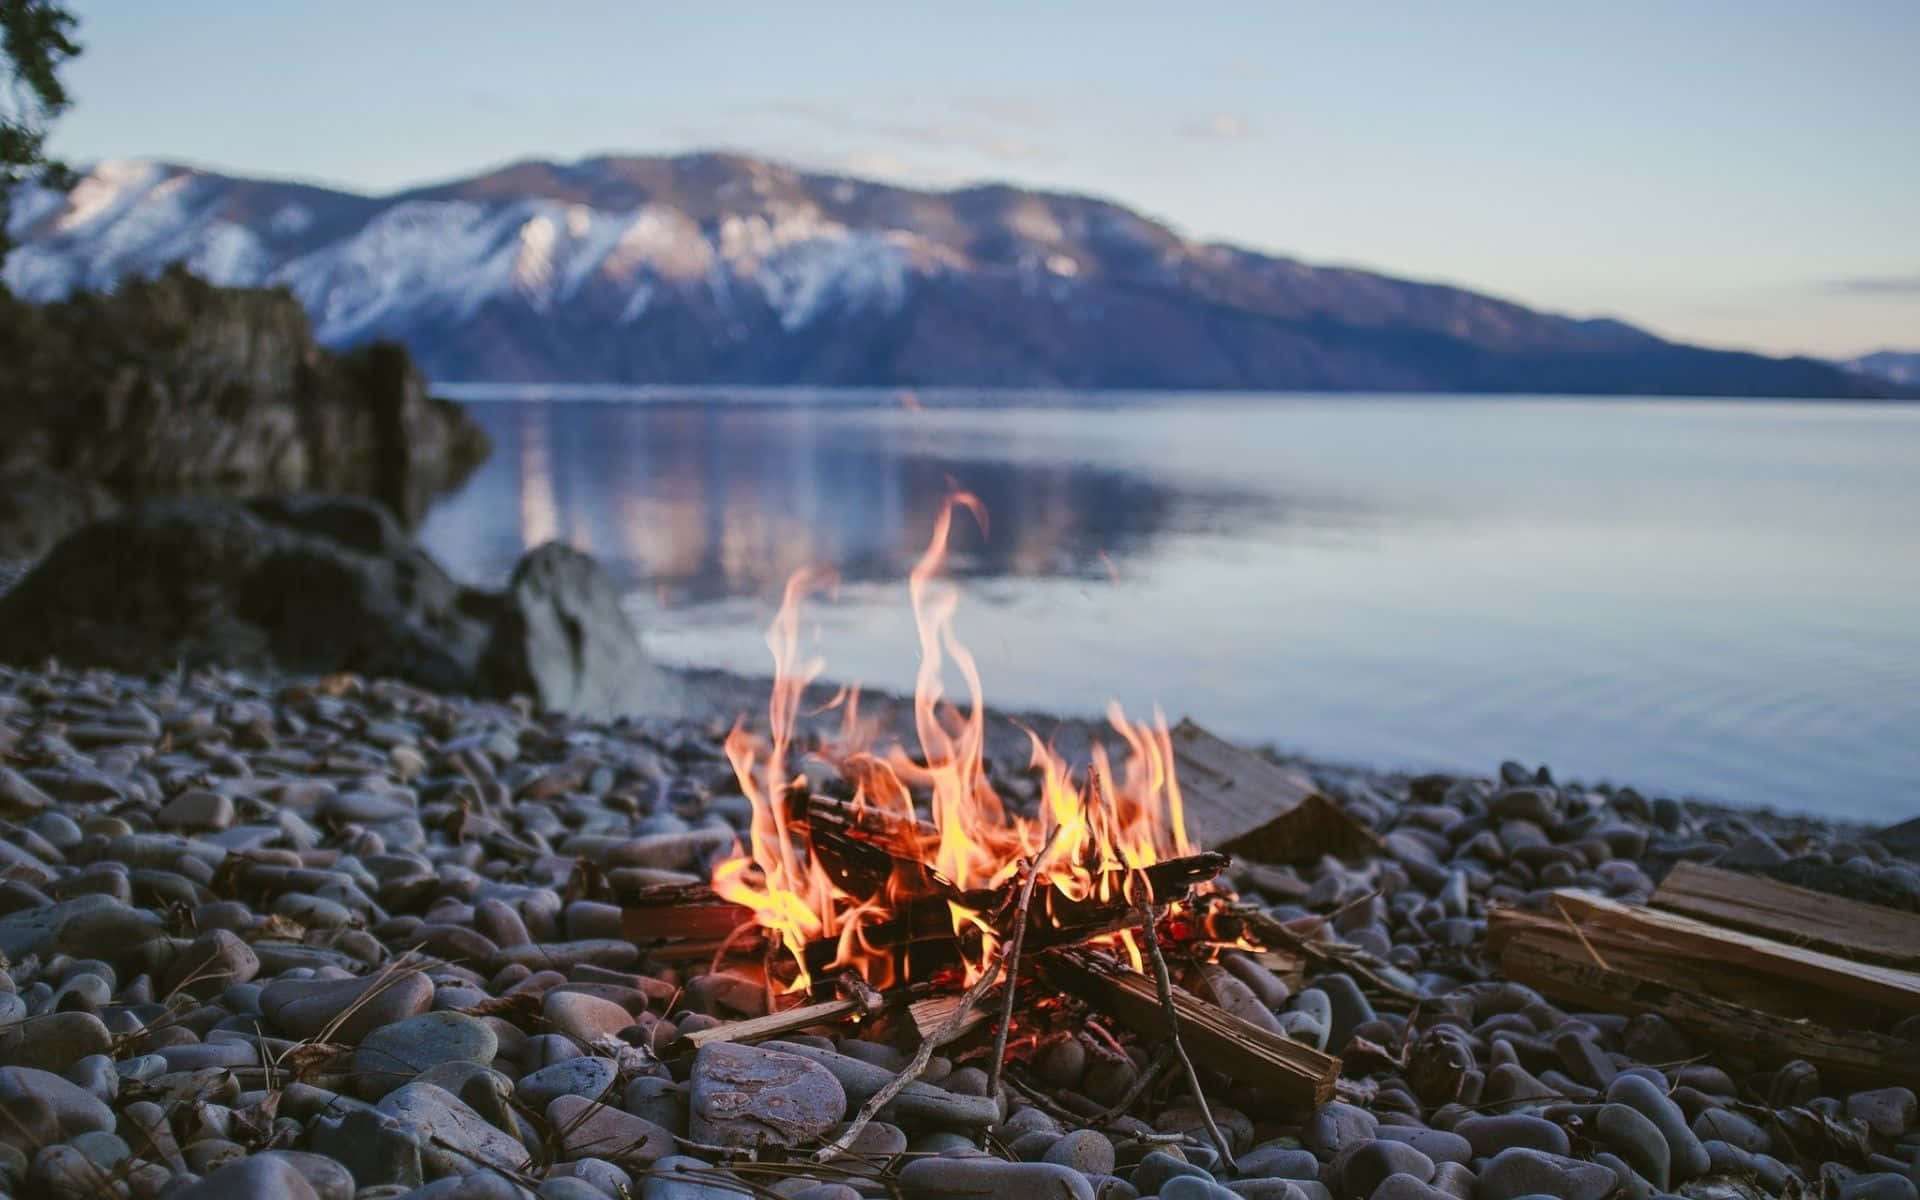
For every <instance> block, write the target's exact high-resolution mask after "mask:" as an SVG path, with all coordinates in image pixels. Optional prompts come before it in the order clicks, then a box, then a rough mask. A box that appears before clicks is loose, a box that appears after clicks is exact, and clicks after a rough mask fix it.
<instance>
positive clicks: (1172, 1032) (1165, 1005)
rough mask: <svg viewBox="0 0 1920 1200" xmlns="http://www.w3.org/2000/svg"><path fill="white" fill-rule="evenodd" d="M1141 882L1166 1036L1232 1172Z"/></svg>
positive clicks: (1140, 905)
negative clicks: (1184, 1034)
mask: <svg viewBox="0 0 1920 1200" xmlns="http://www.w3.org/2000/svg"><path fill="white" fill-rule="evenodd" d="M1134 878H1136V879H1139V880H1140V885H1141V886H1140V890H1139V894H1138V895H1137V896H1135V897H1134V901H1133V903H1134V907H1135V908H1136V909H1137V910H1139V913H1140V940H1141V941H1143V942H1145V943H1146V951H1147V957H1148V958H1150V959H1152V960H1153V983H1154V987H1155V988H1157V989H1158V990H1159V992H1160V1007H1161V1009H1162V1010H1164V1011H1165V1012H1166V1014H1167V1037H1168V1038H1170V1039H1172V1042H1173V1051H1174V1053H1175V1054H1178V1055H1179V1056H1180V1065H1181V1066H1182V1067H1184V1068H1185V1069H1186V1072H1187V1086H1188V1087H1189V1088H1191V1089H1193V1103H1194V1105H1195V1106H1196V1107H1197V1108H1199V1110H1200V1118H1201V1119H1202V1120H1204V1121H1205V1122H1206V1123H1207V1134H1208V1136H1210V1137H1211V1138H1213V1144H1214V1146H1216V1147H1217V1148H1218V1149H1219V1151H1220V1161H1221V1162H1223V1163H1225V1164H1226V1167H1227V1169H1228V1170H1229V1171H1237V1170H1239V1167H1238V1166H1237V1165H1236V1164H1235V1163H1234V1161H1233V1150H1232V1148H1230V1147H1229V1146H1228V1145H1227V1135H1226V1134H1224V1133H1221V1132H1220V1126H1218V1125H1216V1124H1215V1123H1214V1120H1213V1109H1212V1108H1211V1107H1209V1106H1208V1104H1207V1094H1206V1092H1205V1091H1204V1090H1202V1088H1201V1087H1200V1072H1198V1071H1196V1070H1194V1069H1193V1060H1192V1059H1191V1058H1188V1057H1187V1048H1186V1047H1185V1046H1183V1045H1181V1043H1180V1013H1179V1010H1178V1009H1176V1008H1175V1007H1174V1005H1173V977H1172V975H1170V974H1169V973H1168V971H1167V960H1166V959H1165V958H1163V957H1161V955H1160V935H1159V934H1158V933H1156V932H1154V928H1153V900H1152V899H1151V897H1152V894H1153V893H1152V889H1151V888H1149V887H1148V886H1147V881H1146V877H1145V876H1144V875H1141V874H1138V873H1136V874H1135V876H1134Z"/></svg>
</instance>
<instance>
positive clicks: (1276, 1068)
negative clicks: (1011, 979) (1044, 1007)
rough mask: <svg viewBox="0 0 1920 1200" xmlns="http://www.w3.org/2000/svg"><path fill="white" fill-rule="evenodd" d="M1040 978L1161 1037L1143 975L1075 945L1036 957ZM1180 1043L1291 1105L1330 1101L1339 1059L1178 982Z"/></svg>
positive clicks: (1156, 1001) (1200, 1059)
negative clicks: (1243, 1016)
mask: <svg viewBox="0 0 1920 1200" xmlns="http://www.w3.org/2000/svg"><path fill="white" fill-rule="evenodd" d="M1040 967H1041V971H1042V972H1043V973H1044V974H1045V976H1046V978H1047V980H1048V981H1049V982H1050V983H1052V984H1053V985H1054V986H1055V987H1058V988H1060V989H1061V990H1062V991H1066V992H1071V993H1072V994H1073V995H1075V996H1078V997H1079V998H1080V999H1082V1000H1085V1001H1086V1002H1087V1003H1088V1004H1090V1005H1092V1006H1093V1007H1095V1008H1097V1009H1099V1010H1100V1011H1102V1012H1104V1013H1106V1014H1108V1015H1109V1016H1111V1017H1113V1018H1114V1019H1115V1020H1117V1021H1119V1022H1121V1023H1122V1024H1125V1025H1127V1026H1130V1027H1131V1028H1132V1029H1133V1030H1134V1031H1135V1032H1136V1033H1139V1034H1141V1035H1143V1036H1145V1037H1149V1038H1153V1037H1164V1036H1165V1035H1166V1029H1167V1020H1166V1013H1165V1012H1164V1010H1162V1008H1161V1007H1160V996H1159V993H1158V992H1156V991H1155V990H1154V985H1153V983H1152V981H1151V980H1149V979H1147V977H1146V976H1144V975H1140V974H1136V973H1135V972H1133V971H1129V970H1127V969H1125V968H1123V967H1121V966H1120V965H1119V964H1117V963H1114V962H1113V961H1112V960H1110V959H1103V958H1098V957H1096V956H1094V955H1091V954H1087V953H1084V952H1081V951H1070V950H1069V951H1062V950H1055V951H1051V952H1049V953H1047V954H1045V955H1043V956H1041V958H1040ZM1173 1003H1174V1009H1175V1012H1176V1015H1177V1019H1178V1024H1179V1027H1180V1042H1181V1044H1182V1045H1183V1046H1185V1047H1186V1050H1187V1054H1188V1055H1189V1056H1190V1057H1192V1059H1193V1061H1194V1062H1196V1063H1199V1064H1201V1065H1202V1066H1207V1067H1211V1068H1212V1069H1214V1070H1216V1071H1219V1072H1220V1073H1221V1074H1223V1075H1226V1076H1228V1077H1230V1078H1232V1079H1234V1080H1236V1081H1238V1082H1240V1083H1244V1084H1246V1085H1248V1086H1249V1087H1252V1088H1255V1089H1256V1090H1258V1091H1261V1092H1263V1093H1265V1094H1266V1095H1268V1096H1270V1097H1271V1098H1272V1099H1273V1100H1274V1102H1275V1103H1277V1104H1280V1105H1284V1106H1287V1107H1290V1108H1294V1109H1298V1110H1302V1111H1305V1110H1311V1109H1316V1108H1319V1107H1320V1106H1321V1105H1323V1104H1325V1103H1326V1102H1327V1101H1329V1100H1331V1099H1333V1089H1334V1084H1335V1083H1336V1082H1337V1081H1338V1080H1339V1078H1340V1060H1339V1059H1338V1058H1337V1057H1335V1056H1334V1055H1331V1054H1326V1053H1323V1052H1321V1051H1319V1050H1315V1049H1314V1048H1313V1047H1312V1046H1309V1045H1306V1044H1305V1043H1303V1042H1296V1041H1292V1040H1290V1039H1288V1038H1285V1037H1282V1036H1281V1035H1280V1034H1277V1033H1274V1032H1272V1031H1271V1030H1266V1029H1262V1028H1260V1027H1259V1026H1258V1025H1255V1024H1252V1023H1251V1022H1248V1021H1244V1020H1241V1019H1240V1018H1239V1017H1236V1016H1234V1015H1233V1014H1232V1013H1229V1012H1227V1011H1226V1010H1224V1009H1221V1008H1219V1007H1217V1006H1215V1005H1212V1004H1209V1003H1207V1002H1206V1001H1205V1000H1202V999H1200V998H1199V997H1198V996H1195V995H1194V994H1193V993H1191V992H1188V991H1186V990H1185V989H1182V988H1178V987H1176V988H1174V989H1173Z"/></svg>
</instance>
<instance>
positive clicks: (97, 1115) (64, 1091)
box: [0, 1067, 115, 1150]
mask: <svg viewBox="0 0 1920 1200" xmlns="http://www.w3.org/2000/svg"><path fill="white" fill-rule="evenodd" d="M0 1117H4V1120H0V1143H4V1144H6V1145H10V1146H14V1147H17V1148H19V1149H21V1150H37V1149H38V1148H39V1147H41V1146H45V1145H51V1144H52V1143H55V1142H62V1141H65V1140H67V1139H68V1138H71V1137H74V1136H76V1135H78V1134H82V1133H86V1132H89V1131H94V1130H98V1131H102V1132H108V1133H110V1132H112V1131H113V1128H114V1123H115V1122H114V1115H113V1110H112V1109H111V1108H108V1107H107V1105H106V1104H105V1103H103V1102H102V1101H101V1100H100V1098H99V1097H97V1096H95V1095H94V1094H93V1093H91V1092H89V1091H87V1090H86V1089H85V1088H83V1087H80V1086H79V1085H77V1084H74V1083H69V1082H68V1081H67V1080H65V1079H62V1078H61V1077H60V1076H58V1075H55V1074H53V1073H52V1072H51V1071H43V1070H39V1069H37V1068H34V1067H0Z"/></svg>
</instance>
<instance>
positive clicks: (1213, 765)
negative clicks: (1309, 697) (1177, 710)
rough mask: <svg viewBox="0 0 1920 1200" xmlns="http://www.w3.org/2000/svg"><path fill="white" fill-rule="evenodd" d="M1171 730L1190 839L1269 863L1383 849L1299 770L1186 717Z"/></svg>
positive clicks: (1366, 852) (1350, 854) (1207, 846)
mask: <svg viewBox="0 0 1920 1200" xmlns="http://www.w3.org/2000/svg"><path fill="white" fill-rule="evenodd" d="M1171 737H1172V741H1173V758H1174V765H1175V767H1176V769H1177V771H1178V773H1179V779H1180V798H1181V804H1182V807H1183V809H1184V811H1185V817H1186V826H1187V834H1188V836H1189V837H1190V838H1191V839H1192V840H1193V843H1194V844H1195V845H1197V846H1205V847H1206V848H1207V849H1209V850H1219V851H1222V852H1224V853H1227V854H1233V855H1237V856H1239V857H1241V858H1245V859H1249V860H1252V861H1255V862H1270V863H1293V862H1315V861H1317V860H1318V859H1319V858H1320V856H1321V855H1323V854H1331V855H1333V856H1334V857H1336V858H1353V857H1360V856H1365V855H1369V854H1385V853H1386V852H1387V849H1386V844H1385V843H1384V842H1383V841H1381V840H1380V837H1379V835H1377V834H1375V833H1374V832H1373V831H1372V830H1370V829H1368V828H1367V827H1366V826H1364V825H1362V824H1360V822H1358V821H1356V820H1354V819H1353V818H1352V817H1351V816H1349V815H1348V814H1347V812H1346V810H1345V809H1343V808H1341V807H1340V806H1339V805H1337V804H1335V803H1334V802H1333V801H1331V800H1329V799H1327V798H1326V797H1325V796H1322V795H1321V794H1320V793H1319V792H1318V791H1317V790H1315V788H1314V786H1313V781H1312V780H1311V779H1308V778H1307V777H1306V776H1305V775H1302V774H1301V773H1300V772H1298V771H1290V770H1288V769H1287V768H1285V767H1282V766H1280V765H1279V764H1277V763H1273V762H1269V761H1267V760H1266V759H1265V758H1262V757H1261V756H1259V755H1258V754H1253V753H1250V752H1248V751H1246V750H1242V749H1241V748H1240V747H1238V746H1235V745H1233V744H1232V743H1231V742H1227V741H1223V740H1221V739H1220V738H1217V737H1215V736H1214V735H1212V734H1211V733H1208V732H1207V731H1206V730H1204V729H1202V728H1200V726H1198V725H1196V724H1194V722H1193V721H1192V720H1191V719H1184V720H1182V721H1181V722H1180V723H1179V724H1178V725H1176V726H1174V728H1173V730H1172V733H1171Z"/></svg>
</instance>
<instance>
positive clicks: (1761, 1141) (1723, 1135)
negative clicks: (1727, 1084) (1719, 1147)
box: [1692, 1108, 1773, 1154]
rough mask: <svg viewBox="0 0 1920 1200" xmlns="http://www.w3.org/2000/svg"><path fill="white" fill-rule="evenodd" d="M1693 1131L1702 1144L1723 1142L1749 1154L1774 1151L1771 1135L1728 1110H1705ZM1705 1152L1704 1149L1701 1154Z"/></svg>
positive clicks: (1697, 1118)
mask: <svg viewBox="0 0 1920 1200" xmlns="http://www.w3.org/2000/svg"><path fill="white" fill-rule="evenodd" d="M1692 1129H1693V1135H1694V1136H1695V1137H1696V1138H1698V1139H1700V1141H1701V1142H1708V1141H1722V1142H1726V1143H1727V1144H1728V1145H1732V1146H1738V1147H1739V1148H1740V1149H1742V1150H1745V1151H1746V1152H1747V1153H1749V1154H1765V1153H1767V1152H1768V1151H1769V1150H1771V1149H1773V1137H1772V1135H1771V1134H1769V1133H1768V1132H1767V1131H1766V1130H1764V1129H1762V1128H1760V1126H1758V1125H1756V1124H1754V1123H1753V1122H1752V1121H1750V1120H1748V1119H1747V1118H1746V1117H1744V1116H1741V1115H1740V1114H1739V1113H1737V1112H1731V1111H1728V1110H1726V1109H1718V1108H1709V1109H1703V1110H1702V1111H1701V1113H1700V1115H1699V1116H1697V1117H1695V1118H1694V1119H1693V1125H1692ZM1705 1152H1706V1151H1705V1150H1704V1149H1702V1151H1701V1153H1703V1154H1704V1153H1705Z"/></svg>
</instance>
